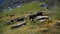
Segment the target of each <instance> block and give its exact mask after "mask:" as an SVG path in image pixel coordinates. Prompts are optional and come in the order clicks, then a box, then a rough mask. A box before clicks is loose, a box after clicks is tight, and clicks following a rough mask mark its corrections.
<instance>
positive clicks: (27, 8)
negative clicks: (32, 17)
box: [0, 2, 60, 34]
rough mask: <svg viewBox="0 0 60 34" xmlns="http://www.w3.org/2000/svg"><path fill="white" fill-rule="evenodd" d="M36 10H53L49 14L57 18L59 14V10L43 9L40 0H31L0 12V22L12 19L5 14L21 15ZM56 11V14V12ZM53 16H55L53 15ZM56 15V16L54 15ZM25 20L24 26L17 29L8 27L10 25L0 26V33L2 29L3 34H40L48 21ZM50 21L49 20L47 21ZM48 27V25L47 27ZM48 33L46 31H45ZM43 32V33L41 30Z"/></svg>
mask: <svg viewBox="0 0 60 34" xmlns="http://www.w3.org/2000/svg"><path fill="white" fill-rule="evenodd" d="M37 11H44V12H45V11H46V12H53V13H54V14H53V15H51V17H52V18H56V19H57V18H59V17H60V16H59V15H60V12H59V11H60V10H56V11H50V10H47V9H43V8H41V7H40V2H33V3H27V4H24V5H23V6H21V7H19V8H15V9H13V10H12V11H6V12H5V13H2V14H1V15H0V16H2V17H3V18H4V19H2V20H0V23H1V24H4V23H5V22H6V21H8V20H11V19H14V17H13V18H11V17H9V16H7V15H10V14H13V13H15V15H16V17H17V16H19V17H20V16H22V15H24V14H30V13H35V12H37ZM56 13H57V14H56ZM54 16H55V17H54ZM56 16H57V17H56ZM26 22H27V25H26V26H23V27H21V28H17V29H13V30H12V29H10V28H11V25H8V26H6V25H4V28H2V26H1V28H0V30H1V33H2V30H3V34H41V33H42V32H41V30H44V29H46V27H47V24H48V23H45V24H44V25H43V24H42V25H41V23H40V21H38V22H37V21H33V22H31V21H29V20H26ZM49 23H50V22H49ZM48 28H49V27H48ZM49 29H51V31H52V30H53V31H55V30H54V28H53V29H52V28H49ZM47 33H48V32H47ZM43 34H45V33H44V32H43Z"/></svg>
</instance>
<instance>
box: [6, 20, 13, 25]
mask: <svg viewBox="0 0 60 34" xmlns="http://www.w3.org/2000/svg"><path fill="white" fill-rule="evenodd" d="M13 22H14V20H9V21H7V22H6V24H8V25H10V24H13Z"/></svg>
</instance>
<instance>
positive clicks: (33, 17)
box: [28, 14, 36, 21]
mask: <svg viewBox="0 0 60 34" xmlns="http://www.w3.org/2000/svg"><path fill="white" fill-rule="evenodd" d="M28 18H29V19H30V20H32V21H33V20H34V19H35V18H36V15H35V14H32V15H29V16H28Z"/></svg>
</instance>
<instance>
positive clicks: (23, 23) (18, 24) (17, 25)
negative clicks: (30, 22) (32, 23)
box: [11, 21, 26, 29]
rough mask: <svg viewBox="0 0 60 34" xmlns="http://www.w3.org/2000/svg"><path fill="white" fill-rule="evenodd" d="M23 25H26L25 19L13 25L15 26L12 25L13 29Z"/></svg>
mask: <svg viewBox="0 0 60 34" xmlns="http://www.w3.org/2000/svg"><path fill="white" fill-rule="evenodd" d="M23 25H26V23H25V21H23V22H22V23H17V24H15V25H13V26H12V27H11V29H14V28H18V27H21V26H23Z"/></svg>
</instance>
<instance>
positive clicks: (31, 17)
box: [6, 12, 49, 28]
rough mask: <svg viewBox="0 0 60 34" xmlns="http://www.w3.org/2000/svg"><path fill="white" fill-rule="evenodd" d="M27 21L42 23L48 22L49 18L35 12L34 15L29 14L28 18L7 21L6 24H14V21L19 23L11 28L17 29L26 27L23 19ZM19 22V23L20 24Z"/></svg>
mask: <svg viewBox="0 0 60 34" xmlns="http://www.w3.org/2000/svg"><path fill="white" fill-rule="evenodd" d="M27 18H28V19H29V20H31V21H34V20H40V21H41V22H44V21H46V20H49V16H45V15H44V14H43V12H37V13H36V14H30V15H28V16H23V17H19V18H16V19H13V20H10V21H7V22H6V24H14V21H17V22H19V23H18V24H15V25H14V26H12V27H11V28H17V27H20V26H23V25H26V22H25V19H27ZM20 22H21V23H20Z"/></svg>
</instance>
